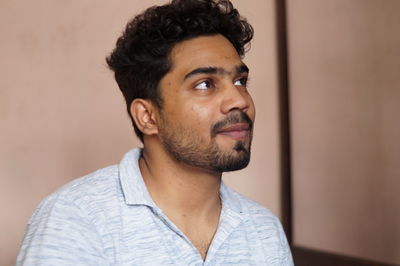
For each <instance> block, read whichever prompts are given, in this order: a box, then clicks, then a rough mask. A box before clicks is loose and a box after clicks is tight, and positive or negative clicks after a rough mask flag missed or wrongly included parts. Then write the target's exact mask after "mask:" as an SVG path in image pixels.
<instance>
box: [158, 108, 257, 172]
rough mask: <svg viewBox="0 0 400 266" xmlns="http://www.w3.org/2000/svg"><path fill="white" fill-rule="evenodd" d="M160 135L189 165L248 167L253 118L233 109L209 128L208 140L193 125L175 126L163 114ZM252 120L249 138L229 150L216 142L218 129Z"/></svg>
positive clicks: (171, 151)
mask: <svg viewBox="0 0 400 266" xmlns="http://www.w3.org/2000/svg"><path fill="white" fill-rule="evenodd" d="M161 120H162V121H161V122H162V123H161V124H162V128H161V130H160V133H159V136H160V140H161V143H162V144H163V145H164V147H165V149H166V150H167V151H168V153H169V154H170V155H172V157H174V158H175V159H176V160H177V161H179V162H182V163H184V164H186V165H189V166H193V167H197V168H202V169H205V170H209V171H213V172H229V171H235V170H240V169H243V168H245V167H246V166H247V165H248V164H249V162H250V154H251V152H250V148H251V140H252V132H253V131H252V128H253V121H252V120H251V119H250V118H249V116H248V115H247V114H246V113H244V112H242V111H234V112H232V113H231V114H229V115H228V116H227V117H226V118H224V119H223V120H221V121H218V122H217V123H215V124H213V125H212V126H211V128H210V140H208V141H207V140H205V139H204V137H201V135H199V134H198V133H199V132H198V131H196V130H194V129H192V128H190V127H182V126H180V125H179V126H173V124H174V123H171V122H170V121H168V120H167V119H166V118H165V117H162V119H161ZM236 123H247V124H249V135H248V137H247V139H246V140H238V141H236V143H235V144H234V146H233V147H232V148H231V149H230V150H223V149H221V148H220V147H219V145H218V143H217V142H216V136H217V132H218V131H219V130H220V129H222V128H224V127H226V126H229V125H231V124H236Z"/></svg>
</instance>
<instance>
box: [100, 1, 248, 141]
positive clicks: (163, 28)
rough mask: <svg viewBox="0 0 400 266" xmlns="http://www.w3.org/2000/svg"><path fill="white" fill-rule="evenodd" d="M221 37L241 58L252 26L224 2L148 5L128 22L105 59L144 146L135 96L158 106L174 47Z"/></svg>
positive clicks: (174, 2) (178, 2)
mask: <svg viewBox="0 0 400 266" xmlns="http://www.w3.org/2000/svg"><path fill="white" fill-rule="evenodd" d="M216 34H221V35H223V36H224V37H225V38H227V39H228V40H229V41H230V42H231V43H232V45H233V46H234V47H235V49H236V51H237V52H238V54H239V55H240V56H243V55H244V53H245V52H246V51H245V50H246V47H247V46H246V45H247V44H249V43H250V41H251V39H252V38H253V28H252V26H251V25H250V24H249V23H248V22H247V21H246V19H245V18H243V17H241V16H240V14H239V12H238V11H237V9H235V8H234V7H233V5H232V3H231V2H230V1H229V0H173V1H172V2H171V3H169V4H166V5H163V6H153V7H150V8H148V9H147V10H145V11H144V12H143V13H141V14H139V15H137V16H135V17H134V18H133V19H132V20H131V21H130V22H128V24H127V26H126V28H125V31H124V32H123V34H122V36H121V37H120V38H119V39H118V41H117V44H116V48H115V49H114V50H113V52H112V53H111V54H110V55H109V56H108V57H107V58H106V61H107V64H108V65H109V67H110V69H111V70H113V71H114V73H115V79H116V81H117V83H118V86H119V88H120V89H121V91H122V93H123V95H124V98H125V101H126V105H127V110H128V114H129V116H130V118H131V120H132V123H133V127H134V129H135V133H136V135H137V136H138V137H139V139H140V140H141V141H142V142H143V134H142V132H140V130H139V129H138V128H137V126H136V124H135V122H134V120H133V118H132V114H131V111H130V106H131V104H132V101H133V100H134V99H136V98H142V99H150V100H151V101H153V103H155V104H156V105H157V107H159V108H162V99H161V96H160V90H159V86H158V85H159V82H160V80H161V79H162V78H163V76H164V75H165V74H166V73H167V72H168V71H169V70H170V68H171V62H170V60H169V54H170V52H171V50H172V48H173V47H174V45H176V44H177V43H179V42H181V41H184V40H189V39H191V38H195V37H198V36H207V35H216Z"/></svg>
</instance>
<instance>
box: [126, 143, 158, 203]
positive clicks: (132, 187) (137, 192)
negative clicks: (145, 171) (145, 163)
mask: <svg viewBox="0 0 400 266" xmlns="http://www.w3.org/2000/svg"><path fill="white" fill-rule="evenodd" d="M141 154H142V149H140V148H135V149H133V150H130V151H129V152H127V153H126V154H125V156H124V157H123V158H122V160H121V162H120V164H119V178H120V181H121V187H122V191H123V193H124V196H125V202H126V204H128V205H147V206H149V207H153V208H156V207H157V206H156V204H155V203H154V201H153V199H152V198H151V196H150V194H149V191H148V190H147V187H146V185H145V183H144V181H143V177H142V174H141V172H140V168H139V159H140V157H141Z"/></svg>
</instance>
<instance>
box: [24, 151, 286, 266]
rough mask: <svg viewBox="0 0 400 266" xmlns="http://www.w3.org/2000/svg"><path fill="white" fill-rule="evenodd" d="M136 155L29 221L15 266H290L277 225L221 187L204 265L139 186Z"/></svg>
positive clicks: (78, 183)
mask: <svg viewBox="0 0 400 266" xmlns="http://www.w3.org/2000/svg"><path fill="white" fill-rule="evenodd" d="M140 152H141V151H140V149H134V150H131V151H130V152H128V153H127V154H126V155H125V157H124V158H123V159H122V161H121V163H120V164H119V165H115V166H110V167H108V168H104V169H101V170H98V171H96V172H94V173H92V174H90V175H88V176H85V177H82V178H79V179H77V180H75V181H73V182H71V183H69V184H67V185H65V186H64V187H62V188H61V189H60V190H58V191H57V192H55V193H54V194H52V195H50V196H49V197H47V198H46V199H44V200H43V201H42V202H41V204H40V205H39V207H38V208H37V210H36V211H35V213H34V214H33V216H32V217H31V219H30V221H29V223H28V226H27V231H26V233H25V237H24V240H23V243H22V246H21V250H20V253H19V255H18V258H17V265H58V266H59V265H96V266H100V265H241V266H243V265H279V266H286V265H293V262H292V257H291V254H290V250H289V247H288V245H287V241H286V238H285V235H284V233H283V230H282V227H281V224H280V222H279V220H278V219H277V218H276V217H275V216H274V215H273V214H272V213H271V212H270V211H268V210H267V209H265V208H264V207H262V206H261V205H259V204H257V203H255V202H253V201H251V200H249V199H247V198H245V197H243V196H241V195H239V194H238V193H236V192H234V191H232V190H230V189H229V188H227V187H226V186H225V185H224V184H222V185H221V189H220V195H221V199H222V211H221V216H220V222H219V226H218V229H217V232H216V235H215V236H214V239H213V241H212V243H211V246H210V248H209V251H208V254H207V257H206V260H205V261H203V260H202V258H201V256H200V254H199V253H198V251H197V250H196V248H195V247H194V246H193V245H192V243H191V242H190V241H189V239H188V238H187V237H186V236H185V235H184V234H183V233H182V232H181V231H180V230H179V229H178V228H177V227H176V226H175V225H174V224H173V223H172V222H171V221H170V220H169V219H168V218H167V217H166V216H165V215H164V214H163V212H162V210H161V209H160V208H158V207H157V206H156V205H155V203H154V202H153V200H152V199H151V197H150V195H149V193H148V191H147V188H146V186H145V184H144V182H143V178H142V176H141V173H140V170H139V166H138V158H139V157H140Z"/></svg>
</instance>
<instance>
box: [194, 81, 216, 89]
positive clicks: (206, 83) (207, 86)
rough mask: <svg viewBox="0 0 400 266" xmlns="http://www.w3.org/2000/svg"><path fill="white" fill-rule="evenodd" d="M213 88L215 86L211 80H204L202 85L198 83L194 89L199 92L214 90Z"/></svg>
mask: <svg viewBox="0 0 400 266" xmlns="http://www.w3.org/2000/svg"><path fill="white" fill-rule="evenodd" d="M213 87H214V84H213V83H212V81H211V80H204V81H202V82H200V83H197V84H196V86H195V87H194V88H195V89H197V90H208V89H212V88H213Z"/></svg>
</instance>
